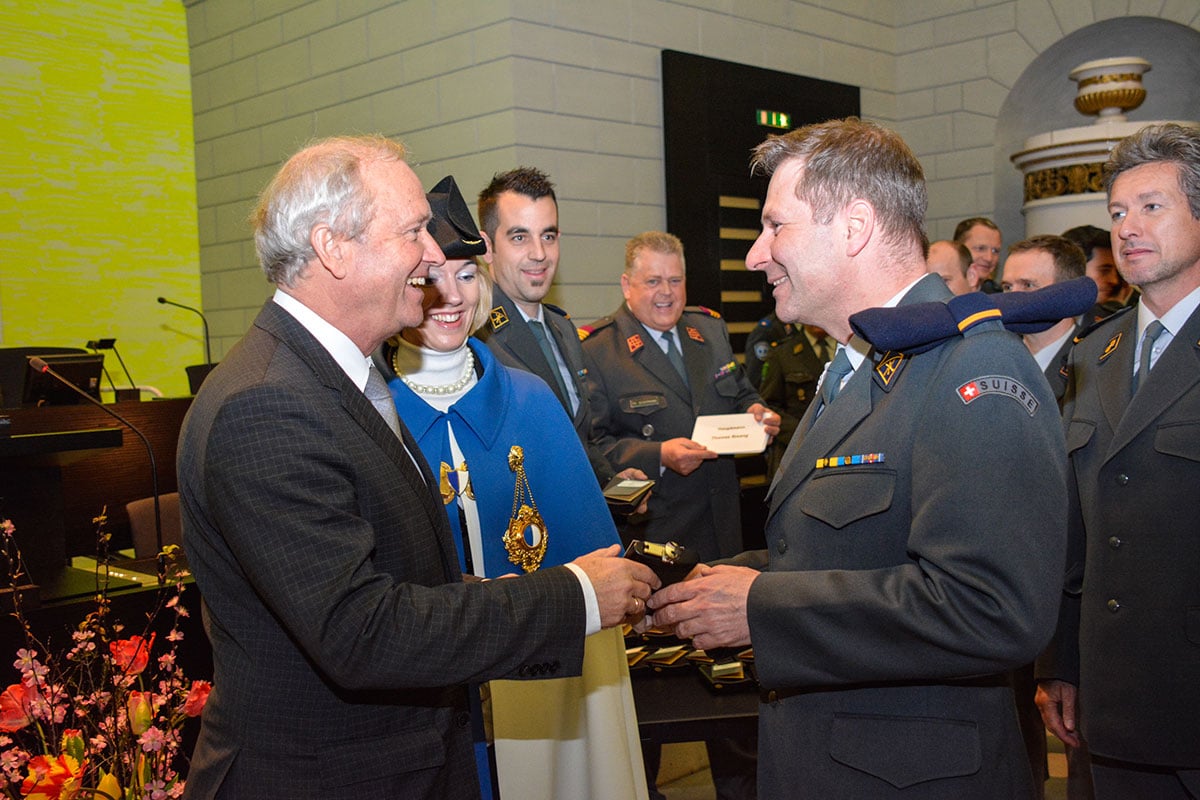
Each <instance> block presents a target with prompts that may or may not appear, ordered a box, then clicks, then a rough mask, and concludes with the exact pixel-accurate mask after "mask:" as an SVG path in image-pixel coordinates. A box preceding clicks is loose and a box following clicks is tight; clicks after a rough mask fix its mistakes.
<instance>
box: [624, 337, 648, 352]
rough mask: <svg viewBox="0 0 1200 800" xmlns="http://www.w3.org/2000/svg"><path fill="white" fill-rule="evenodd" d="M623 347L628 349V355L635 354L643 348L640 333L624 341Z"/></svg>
mask: <svg viewBox="0 0 1200 800" xmlns="http://www.w3.org/2000/svg"><path fill="white" fill-rule="evenodd" d="M625 345H626V346H627V347H628V348H629V352H630V353H636V352H637V351H638V350H641V349H642V347H643V346H644V343H643V342H642V335H641V334H640V333H635V334H634V335H633V336H630V337H629V338H628V339H626V340H625Z"/></svg>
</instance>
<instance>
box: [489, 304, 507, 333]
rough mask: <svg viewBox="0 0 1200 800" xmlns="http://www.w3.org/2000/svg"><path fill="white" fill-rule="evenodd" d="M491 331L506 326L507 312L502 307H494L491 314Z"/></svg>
mask: <svg viewBox="0 0 1200 800" xmlns="http://www.w3.org/2000/svg"><path fill="white" fill-rule="evenodd" d="M491 320H492V330H494V331H498V330H500V329H501V328H503V327H504V326H505V325H507V324H508V312H507V311H505V310H504V306H496V307H495V308H493V309H492V313H491Z"/></svg>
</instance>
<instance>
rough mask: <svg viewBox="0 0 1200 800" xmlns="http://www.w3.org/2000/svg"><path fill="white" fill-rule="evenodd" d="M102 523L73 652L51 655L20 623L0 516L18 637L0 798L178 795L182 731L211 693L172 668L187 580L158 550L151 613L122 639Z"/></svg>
mask: <svg viewBox="0 0 1200 800" xmlns="http://www.w3.org/2000/svg"><path fill="white" fill-rule="evenodd" d="M106 521H107V519H106V517H105V514H104V512H101V515H100V516H99V517H97V518H96V519H95V520H94V522H95V524H96V538H97V555H98V558H97V563H98V566H97V568H96V580H97V592H96V596H95V610H94V611H92V612H91V613H89V614H88V615H87V616H86V617H85V618H84V620H83V621H82V622H81V623H80V624H79V626H78V627H77V629H76V630H75V631H74V632H73V633H72V637H71V638H72V640H71V644H70V647H69V648H68V649H66V650H65V651H63V652H59V653H54V652H52V651H51V649H50V648H49V647H47V646H46V645H44V644H43V643H42V642H41V641H39V640H38V639H37V638H36V637H35V636H34V634H33V632H32V630H31V628H30V625H29V622H28V621H27V620H26V618H25V615H24V612H23V610H22V604H21V593H20V589H19V588H18V587H19V586H20V585H21V584H22V583H23V582H24V580H23V578H24V571H23V567H22V564H21V554H20V550H19V548H18V547H17V543H16V540H15V538H14V536H13V534H14V531H15V528H14V526H13V524H12V523H11V522H10V521H9V520H7V519H5V520H0V545H2V547H3V555H5V556H7V559H8V578H9V586H10V588H11V590H12V598H13V614H12V615H13V617H14V618H15V619H16V621H17V623H18V625H19V626H20V629H21V631H22V634H23V638H24V647H21V648H20V649H18V650H17V653H16V660H15V661H14V662H13V667H14V668H15V669H16V671H17V672H18V673H19V675H20V679H19V680H18V681H17V682H15V683H12V684H11V685H9V686H8V688H6V689H4V690H3V692H2V693H0V797H8V798H13V800H17V799H18V798H25V799H26V800H83V799H84V798H105V799H106V800H166V798H176V797H180V796H181V795H182V794H183V787H184V780H183V778H182V777H181V776H180V775H179V772H178V769H177V768H178V766H179V764H178V759H179V757H180V755H181V754H180V752H179V749H180V742H181V736H180V730H181V728H182V727H183V725H184V723H185V722H186V721H187V720H188V719H189V718H191V717H196V716H199V714H200V712H201V710H202V709H203V708H204V703H205V700H206V699H207V698H208V693H209V691H210V690H211V688H212V686H211V684H210V683H208V682H207V681H190V682H189V681H188V680H187V679H186V678H185V677H184V675H183V671H182V669H181V668H180V667H178V666H177V665H176V647H177V645H178V643H179V642H180V641H181V640H182V639H183V633H182V632H181V630H180V621H181V620H182V619H183V618H185V617H187V616H188V611H187V609H186V608H184V606H183V605H182V604H181V602H180V599H181V597H182V595H183V591H184V579H185V578H186V577H187V575H188V573H187V570H186V569H183V568H182V567H181V566H180V564H179V563H178V550H179V548H178V547H177V546H175V545H171V546H168V547H166V548H164V550H163V552H162V553H161V554H160V557H159V576H158V577H159V589H158V596H157V599H156V602H155V605H154V609H153V611H152V612H151V613H150V614H149V615H148V617H147V621H146V626H145V628H144V629H142V630H141V631H140V632H139V633H129V632H127V631H126V630H125V627H124V625H123V624H122V623H121V622H119V621H118V620H116V619H113V618H112V614H111V611H110V603H109V598H108V563H109V562H108V543H109V534H108V533H107V532H106V531H105V522H106ZM164 612H165V613H170V614H172V615H173V618H172V621H171V629H170V631H169V632H168V633H167V635H166V636H165V639H166V643H167V645H166V649H165V651H164V652H161V653H158V654H157V655H156V654H155V652H154V646H155V639H156V634H155V633H154V632H153V631H152V627H153V624H154V622H155V620H156V618H157V617H158V616H159V615H160V614H162V613H164ZM3 683H4V682H3V680H2V679H0V686H2V685H3Z"/></svg>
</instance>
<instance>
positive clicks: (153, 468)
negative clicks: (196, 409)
mask: <svg viewBox="0 0 1200 800" xmlns="http://www.w3.org/2000/svg"><path fill="white" fill-rule="evenodd" d="M29 365H30V366H31V367H33V368H34V369H36V370H37V371H38V372H44V373H46V374H47V375H49V376H50V377H52V378H54V379H55V380H56V381H58V382H59V383H61V384H62V385H63V386H69V387H70V388H71V391H73V392H75V393H76V394H78V395H80V396H81V397H83V398H84V399H85V400H87V401H88V402H89V403H91V404H92V405H94V406H96V407H97V408H99V409H100V410H101V411H103V412H104V413H105V414H108V415H109V416H110V417H113V418H114V419H115V420H117V422H120V423H121V424H122V425H124V426H125V427H126V428H129V430H131V431H133V432H134V433H136V434H137V435H138V438H139V439H141V440H142V444H143V445H145V446H146V455H148V456H149V457H150V488H151V491H152V492H153V496H154V542H155V544H156V545H157V546H158V583H159V585H160V586H161V585H162V584H164V583H165V582H166V564H165V563H164V561H163V556H162V549H163V531H162V510H161V509H160V507H159V499H158V466H157V465H156V463H155V461H154V448H153V447H151V446H150V440H149V439H147V438H146V435H145V434H144V433H142V432H141V431H140V430H138V429H137V426H135V425H134V424H133V423H132V422H130V421H129V420H127V419H125V418H124V417H122V416H121V415H120V414H118V413H117V412H115V411H113V410H112V409H111V408H109V407H108V406H106V405H104V404H103V403H101V402H100V401H99V400H97V399H96V398H94V397H92V396H91V395H90V394H88V393H87V392H85V391H83V390H82V389H80V388H79V387H78V386H76V385H75V384H73V383H71V382H70V381H69V380H67V379H66V378H64V377H63V376H62V375H59V374H58V373H57V372H55V371H54V370H52V369H51V368H50V365H49V364H47V363H46V362H45V361H44V360H42V359H41V358H38V357H37V356H30V357H29Z"/></svg>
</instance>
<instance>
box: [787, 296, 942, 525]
mask: <svg viewBox="0 0 1200 800" xmlns="http://www.w3.org/2000/svg"><path fill="white" fill-rule="evenodd" d="M950 296H951V295H950V290H949V289H947V288H946V285H945V284H944V283H943V282H942V280H941V278H939V277H938V276H937V275H933V274H930V275H926V276H925V277H924V278H921V279H920V280H919V281H917V282H916V283H915V284H913V287H912V288H911V289H909V290H908V292H907V293H906V294H905V295H904V297H902V298H900V302H899V304H898V305H902V306H906V305H911V304H913V303H925V302H931V301H934V300H943V301H944V300H946V299H947V298H949V297H950ZM801 335H803V334H801ZM872 371H873V359H872V358H871V356H870V355H868V357H867V359H866V360H865V361H864V362H863V363H862V364H859V366H858V369H856V370H855V371H854V374H853V375H852V376H851V377H850V380H849V381H848V382H847V383H846V385H845V386H844V387H842V391H841V392H839V393H838V396H837V400H836V401H835V402H834V403H833V404H832V405H830V406H829V407H828V408H826V409H824V410H823V411H821V414H820V417H819V418H818V417H817V416H816V414H817V411H818V406H820V405H821V401H820V399H816V400H814V401H813V402H812V404H811V405H809V407H808V411H806V412H805V414H804V418H803V419H802V420H801V421H800V426H799V428H798V429H797V432H796V436H794V437H793V438H792V441H791V443H790V444H789V445H788V449H787V451H786V452H785V453H784V456H783V459H782V461H781V465H780V468H779V471H778V472H777V473H776V474H775V481H774V482H773V483H772V484H771V488H770V489H769V490H768V491H767V502H769V503H770V504H771V508H770V511H769V512H768V513H767V519H768V520H770V518H771V517H772V516H773V515H774V514H775V512H776V511H777V510H778V509H779V506H780V504H781V503H782V502H783V500H784V499H785V498H786V497H787V496H788V495H789V494H791V493H792V492H793V491H795V490H796V487H798V486H799V485H800V484H801V483H802V482H803V481H804V480H805V479H806V478H808V476H809V474H810V473H812V471H813V470H814V469H816V466H817V459H818V458H824V457H826V456H829V455H853V453H842V454H837V453H833V452H832V451H833V448H835V447H837V445H838V443H839V442H841V441H843V440H844V439H845V438H846V437H847V436H849V435H850V433H851V431H853V430H854V429H855V428H856V427H858V425H859V424H860V423H861V422H862V421H863V420H864V419H866V417H867V415H868V414H870V413H871V408H872V406H873V405H874V398H873V396H872V387H873V386H874V385H875V381H874V380H873V378H872ZM801 432H803V433H801Z"/></svg>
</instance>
